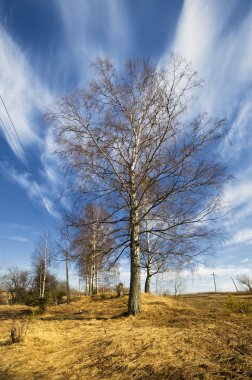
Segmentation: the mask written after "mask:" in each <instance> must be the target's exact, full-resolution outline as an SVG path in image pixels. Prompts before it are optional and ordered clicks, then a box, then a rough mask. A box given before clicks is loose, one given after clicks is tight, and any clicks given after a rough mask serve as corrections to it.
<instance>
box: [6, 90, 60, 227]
mask: <svg viewBox="0 0 252 380" xmlns="http://www.w3.org/2000/svg"><path fill="white" fill-rule="evenodd" d="M0 100H1V102H2V104H3V107H4V109H5V112H6V114H7V116H8V119H9V121H10V123H11V126H12V128H13V130H14V132H15V135H16V137H17V139H18V142H19V144H20V146H21V149H22V151H23V153H24V158H25V161H26V164H25V163H24V161H23V159H22V157H21V156H20V154H19V153H18V150H17V148H16V146H15V143H14V141H13V139H12V137H11V135H10V133H9V132H8V129H7V127H6V126H5V124H4V122H3V120H2V118H0V121H1V124H2V125H3V127H4V130H5V132H6V134H7V136H8V137H9V139H10V142H11V144H12V146H13V149H14V151H15V153H16V154H17V156H18V158H19V160H20V161H21V162H22V164H23V166H24V167H25V170H26V171H27V172H32V174H33V175H34V177H35V176H36V175H35V170H34V168H33V166H32V164H31V163H30V161H29V158H28V155H27V153H26V150H25V147H24V145H23V143H22V141H21V138H20V136H19V134H18V131H17V129H16V127H15V125H14V123H13V121H12V118H11V116H10V113H9V111H8V108H7V106H6V104H5V102H4V100H3V98H2V96H1V95H0ZM12 177H13V176H12ZM15 182H17V181H16V180H15ZM32 186H33V187H34V189H35V191H36V193H37V194H38V196H39V198H40V199H41V201H42V205H43V207H44V208H45V210H46V212H47V214H48V215H49V217H50V220H51V222H52V224H53V226H54V227H56V228H57V224H58V223H57V220H56V218H55V217H54V215H53V214H51V213H50V212H49V209H50V206H49V204H48V201H47V199H46V197H45V195H44V193H43V191H42V189H41V186H40V185H39V184H37V185H36V184H35V183H34V182H33V181H32Z"/></svg>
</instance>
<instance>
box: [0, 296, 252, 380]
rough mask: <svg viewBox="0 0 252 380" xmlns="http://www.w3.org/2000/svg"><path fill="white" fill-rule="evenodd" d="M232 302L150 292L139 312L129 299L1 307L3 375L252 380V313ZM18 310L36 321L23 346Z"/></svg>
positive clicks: (30, 321) (29, 321)
mask: <svg viewBox="0 0 252 380" xmlns="http://www.w3.org/2000/svg"><path fill="white" fill-rule="evenodd" d="M225 300H226V296H225V295H208V296H201V295H198V296H186V297H183V298H180V299H172V298H168V297H157V296H151V295H144V296H143V314H142V315H140V316H138V317H126V316H125V312H126V309H127V306H126V305H127V298H126V297H124V298H122V299H115V298H112V299H106V300H101V299H96V300H91V299H90V298H88V297H83V298H82V299H81V300H79V301H78V302H76V303H74V304H72V305H69V306H66V305H64V306H57V307H51V308H49V309H48V311H47V312H46V313H45V314H43V315H40V316H39V315H37V316H35V317H27V316H25V317H24V315H23V313H24V312H23V311H24V309H25V307H16V306H0V324H1V325H0V326H1V329H0V379H17V380H20V379H21V380H25V379H48V380H56V379H58V380H63V379H104V380H105V379H142V380H145V379H172V380H176V379H177V380H178V379H186V380H190V379H250V378H252V357H251V352H252V339H251V338H252V314H251V313H248V314H235V313H232V312H230V311H228V310H226V309H225V308H224V306H223V305H224V302H225ZM247 301H248V302H250V303H252V296H249V297H248V299H247ZM80 309H81V310H83V312H82V313H80V312H79V311H80ZM13 313H15V315H16V317H15V318H16V322H15V323H19V324H21V327H22V324H24V323H26V324H28V329H27V332H26V335H25V336H24V340H23V341H22V342H20V343H16V344H10V343H9V335H10V329H11V325H12V323H13Z"/></svg>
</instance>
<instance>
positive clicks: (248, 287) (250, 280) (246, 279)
mask: <svg viewBox="0 0 252 380" xmlns="http://www.w3.org/2000/svg"><path fill="white" fill-rule="evenodd" d="M236 279H237V281H238V282H239V284H240V285H241V286H242V287H243V289H245V291H247V292H252V277H251V276H249V275H248V274H241V275H240V276H237V278H236Z"/></svg>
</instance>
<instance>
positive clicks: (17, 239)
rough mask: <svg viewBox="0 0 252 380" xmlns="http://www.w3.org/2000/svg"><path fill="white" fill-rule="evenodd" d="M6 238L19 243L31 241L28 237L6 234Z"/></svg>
mask: <svg viewBox="0 0 252 380" xmlns="http://www.w3.org/2000/svg"><path fill="white" fill-rule="evenodd" d="M5 239H7V240H13V241H16V242H19V243H31V242H32V241H31V240H30V239H27V238H25V237H23V236H6V238H5Z"/></svg>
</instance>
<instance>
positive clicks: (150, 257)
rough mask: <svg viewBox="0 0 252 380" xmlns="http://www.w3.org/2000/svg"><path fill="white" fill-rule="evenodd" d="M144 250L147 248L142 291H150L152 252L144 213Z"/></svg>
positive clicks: (147, 221) (147, 222)
mask: <svg viewBox="0 0 252 380" xmlns="http://www.w3.org/2000/svg"><path fill="white" fill-rule="evenodd" d="M146 231H147V232H146V250H147V274H146V280H145V287H144V292H145V293H150V283H151V270H152V254H151V247H150V233H149V232H148V231H149V216H148V215H146Z"/></svg>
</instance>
